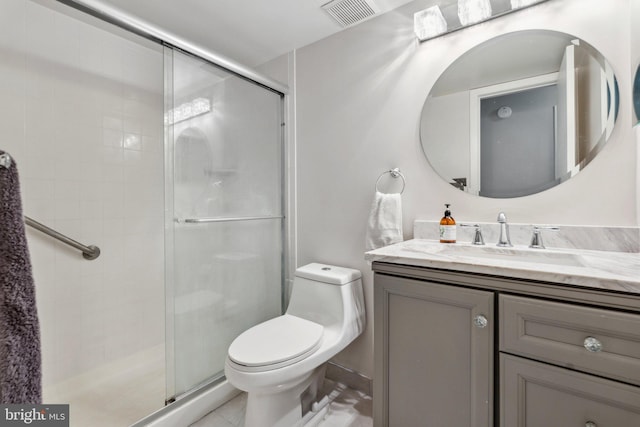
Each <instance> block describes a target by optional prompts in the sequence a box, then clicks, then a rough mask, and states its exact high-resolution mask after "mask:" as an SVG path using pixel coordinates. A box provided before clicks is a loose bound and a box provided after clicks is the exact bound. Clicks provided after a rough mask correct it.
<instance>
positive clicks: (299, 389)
mask: <svg viewBox="0 0 640 427" xmlns="http://www.w3.org/2000/svg"><path fill="white" fill-rule="evenodd" d="M361 277H362V273H360V271H358V270H354V269H350V268H344V267H336V266H331V265H325V264H317V263H312V264H308V265H305V266H304V267H300V268H298V269H297V270H296V273H295V278H294V281H293V286H292V291H291V299H290V302H289V307H288V308H287V312H286V313H285V314H284V315H282V316H279V317H276V318H274V319H271V320H267V321H266V322H263V323H261V324H259V325H256V326H254V327H252V328H250V329H248V330H247V331H245V332H243V333H242V334H240V336H238V337H237V338H236V339H235V340H234V341H233V342H232V343H231V345H230V346H229V351H228V354H227V359H226V362H225V368H224V372H225V375H226V377H227V379H228V380H229V382H230V383H231V384H232V385H233V386H235V387H236V388H239V389H240V390H244V391H246V392H247V409H246V414H245V427H293V426H302V425H304V423H305V422H306V421H307V420H309V418H311V417H313V414H314V413H315V412H316V411H317V408H318V407H319V406H320V405H319V404H318V403H314V402H316V396H317V391H318V389H319V387H320V386H321V383H322V380H323V379H324V371H325V362H327V361H328V360H329V359H330V358H331V357H333V356H335V355H336V354H337V353H338V352H340V351H341V350H342V349H344V348H345V347H346V346H347V345H348V344H349V343H350V342H351V341H353V340H354V339H355V338H356V337H357V336H358V335H360V334H361V333H362V331H363V330H364V326H365V309H364V299H363V295H362V279H361ZM325 402H326V399H325Z"/></svg>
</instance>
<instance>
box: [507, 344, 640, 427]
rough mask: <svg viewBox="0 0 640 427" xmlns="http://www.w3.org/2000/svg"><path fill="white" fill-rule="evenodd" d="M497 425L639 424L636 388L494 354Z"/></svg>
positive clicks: (590, 426)
mask: <svg viewBox="0 0 640 427" xmlns="http://www.w3.org/2000/svg"><path fill="white" fill-rule="evenodd" d="M500 368H501V369H500V371H501V375H500V377H501V381H502V393H501V404H500V407H501V411H502V416H501V417H500V419H501V421H500V425H501V427H551V426H554V427H555V426H576V427H582V426H588V427H623V426H624V427H631V426H640V388H638V387H634V386H630V385H627V384H621V383H618V382H615V381H611V380H607V379H604V378H598V377H594V376H592V375H587V374H581V373H579V372H573V371H569V370H567V369H563V368H558V367H555V366H550V365H545V364H543V363H538V362H534V361H531V360H527V359H522V358H519V357H516V356H510V355H506V354H501V355H500Z"/></svg>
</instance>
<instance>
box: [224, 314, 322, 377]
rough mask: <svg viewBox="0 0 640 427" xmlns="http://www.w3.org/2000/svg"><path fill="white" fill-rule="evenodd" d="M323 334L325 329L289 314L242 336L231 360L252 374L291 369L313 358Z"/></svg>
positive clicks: (232, 351)
mask: <svg viewBox="0 0 640 427" xmlns="http://www.w3.org/2000/svg"><path fill="white" fill-rule="evenodd" d="M323 333H324V327H323V326H322V325H319V324H317V323H315V322H312V321H310V320H306V319H302V318H300V317H297V316H292V315H289V314H285V315H282V316H279V317H276V318H275V319H271V320H268V321H266V322H264V323H261V324H259V325H256V326H254V327H252V328H250V329H248V330H247V331H245V332H243V333H242V334H240V336H238V338H236V339H235V340H234V341H233V343H231V346H230V347H229V353H228V354H229V360H230V361H231V362H233V363H234V364H235V365H236V368H237V369H239V370H243V371H250V372H260V371H266V370H271V369H277V368H281V367H284V366H288V365H291V364H293V363H296V362H298V361H300V360H302V359H305V358H307V357H308V356H309V355H311V354H313V353H314V352H315V351H316V350H317V349H318V348H319V347H320V343H321V341H322V336H323Z"/></svg>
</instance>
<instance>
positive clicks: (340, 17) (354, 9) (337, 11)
mask: <svg viewBox="0 0 640 427" xmlns="http://www.w3.org/2000/svg"><path fill="white" fill-rule="evenodd" d="M322 8H323V9H324V10H325V11H327V13H328V14H329V15H331V17H332V18H333V19H335V20H336V22H338V24H340V25H342V26H343V27H348V26H350V25H353V24H357V23H358V22H360V21H364V20H365V19H367V18H370V17H372V16H374V15H375V14H377V13H378V12H380V9H379V8H378V6H376V4H375V3H374V2H373V1H372V0H333V1H330V2H329V3H327V4H325V5H323V6H322Z"/></svg>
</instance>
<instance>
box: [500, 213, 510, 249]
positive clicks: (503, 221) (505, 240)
mask: <svg viewBox="0 0 640 427" xmlns="http://www.w3.org/2000/svg"><path fill="white" fill-rule="evenodd" d="M498 223H499V224H500V238H499V239H498V243H497V246H500V247H511V246H513V245H512V244H511V238H510V237H509V224H507V216H506V215H505V214H504V212H500V213H499V214H498Z"/></svg>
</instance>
